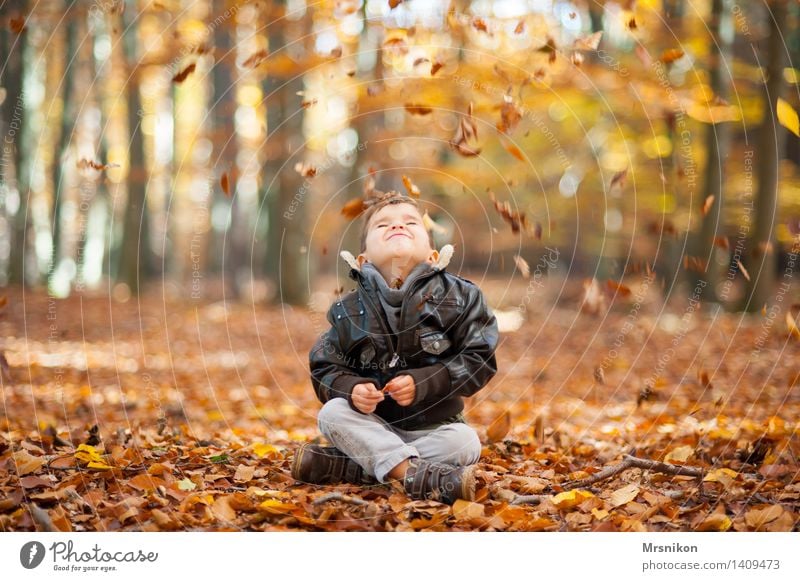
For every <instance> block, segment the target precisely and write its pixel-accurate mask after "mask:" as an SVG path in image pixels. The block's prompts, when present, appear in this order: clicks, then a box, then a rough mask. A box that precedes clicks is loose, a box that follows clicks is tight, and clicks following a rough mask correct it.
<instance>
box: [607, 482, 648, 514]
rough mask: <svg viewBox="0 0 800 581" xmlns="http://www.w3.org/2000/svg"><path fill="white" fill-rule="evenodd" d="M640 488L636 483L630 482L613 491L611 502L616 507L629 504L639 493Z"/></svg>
mask: <svg viewBox="0 0 800 581" xmlns="http://www.w3.org/2000/svg"><path fill="white" fill-rule="evenodd" d="M639 490H640V489H639V487H638V486H636V485H635V484H628V485H627V486H623V487H622V488H619V489H617V490H615V491H614V492H612V493H611V498H610V499H609V502H610V503H611V506H612V507H614V508H617V507H618V506H622V505H624V504H628V503H629V502H630V501H632V500H633V499H635V498H636V497H637V496H638V495H639Z"/></svg>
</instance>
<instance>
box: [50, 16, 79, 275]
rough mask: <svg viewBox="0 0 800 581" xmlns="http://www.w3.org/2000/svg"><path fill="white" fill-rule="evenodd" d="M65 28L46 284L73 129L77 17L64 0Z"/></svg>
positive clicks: (56, 254)
mask: <svg viewBox="0 0 800 581" xmlns="http://www.w3.org/2000/svg"><path fill="white" fill-rule="evenodd" d="M65 9H66V12H67V14H66V17H65V19H66V21H67V24H66V27H67V31H66V34H67V39H66V45H67V51H66V55H65V57H64V59H65V60H64V72H63V75H62V79H63V81H62V93H61V95H62V98H61V100H62V111H61V129H60V133H59V136H58V145H57V146H56V150H55V151H56V154H55V159H54V160H53V251H52V258H51V261H50V270H49V271H48V282H49V280H50V279H51V278H52V276H53V274H54V273H55V271H56V268H58V262H59V260H60V259H61V248H62V240H61V237H62V236H61V208H62V205H63V203H64V188H63V183H62V181H63V178H64V167H65V163H66V157H67V152H68V151H69V145H70V141H71V139H72V133H73V130H74V128H75V122H76V114H77V112H76V110H75V99H74V91H73V87H74V85H75V70H76V68H77V67H76V65H77V60H78V22H79V15H78V10H77V9H76V5H75V0H66V2H65Z"/></svg>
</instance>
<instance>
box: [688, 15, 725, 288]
mask: <svg viewBox="0 0 800 581" xmlns="http://www.w3.org/2000/svg"><path fill="white" fill-rule="evenodd" d="M709 24H710V28H711V36H712V42H711V45H710V46H711V55H710V63H709V71H708V73H709V82H710V84H711V90H712V91H714V96H715V97H719V98H720V99H722V100H724V101H727V100H728V95H729V93H730V77H729V72H728V68H729V66H730V64H731V63H730V61H729V57H730V48H731V43H732V42H733V34H734V28H733V19H732V13H731V0H713V2H712V8H711V21H710V23H709ZM730 129H731V127H730V123H728V122H723V123H716V124H713V123H712V124H709V125H708V126H707V127H706V151H707V152H708V160H707V163H706V175H705V188H704V190H703V191H702V194H701V195H700V199H699V200H698V206H702V205H704V202H705V200H706V199H707V197H708V196H714V201H713V203H712V204H711V205H710V207H709V210H708V213H707V214H706V215H705V216H701V217H700V221H701V230H700V235H699V240H698V250H697V256H699V257H700V258H701V259H702V260H704V261H706V262H707V264H708V267H707V269H706V271H705V272H703V273H700V274H699V276H698V277H697V280H696V281H695V286H694V288H697V285H698V284H700V286H701V287H702V288H703V289H704V293H703V294H704V295H705V296H706V298H707V299H713V298H714V297H716V287H717V284H718V283H719V282H720V280H721V277H722V273H723V272H724V270H725V269H726V268H727V265H728V260H729V255H728V253H727V251H726V253H725V256H726V261H725V263H724V265H725V266H724V267H723V265H721V264H720V263H719V262H718V261H717V259H716V258H715V255H716V254H717V251H716V247H715V245H714V239H715V238H717V237H718V236H721V235H724V232H725V230H724V224H723V216H724V214H723V207H724V201H725V194H724V192H723V188H724V180H725V159H726V158H727V157H728V151H729V149H730ZM704 285H706V286H704Z"/></svg>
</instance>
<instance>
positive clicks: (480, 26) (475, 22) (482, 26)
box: [472, 18, 489, 32]
mask: <svg viewBox="0 0 800 581" xmlns="http://www.w3.org/2000/svg"><path fill="white" fill-rule="evenodd" d="M472 27H473V28H474V29H475V30H479V31H480V32H488V31H489V29H488V27H487V26H486V21H485V20H484V19H483V18H473V19H472Z"/></svg>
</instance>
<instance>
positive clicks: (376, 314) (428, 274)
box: [358, 270, 440, 369]
mask: <svg viewBox="0 0 800 581" xmlns="http://www.w3.org/2000/svg"><path fill="white" fill-rule="evenodd" d="M438 272H440V271H438V270H431V271H429V272H426V273H425V274H423V275H421V276H418V277H417V278H416V279H414V282H413V283H411V287H409V289H408V295H409V296H410V295H411V294H413V291H414V289H415V287H416V286H417V284H418V283H419V282H420V281H422V280H427V279H428V278H430V277H432V276H433V275H435V274H436V273H438ZM358 286H359V287H360V288H361V290H362V291H363V292H364V295H365V296H366V299H367V302H368V303H369V306H370V309H372V314H373V316H374V317H375V318H376V319H378V323H380V326H381V329H383V332H384V333H386V336H387V341H389V344H390V345H391V346H392V351H393V353H392V359H391V361H389V368H390V369H393V368H394V367H395V366H396V365H397V363H398V361H400V354H399V352H400V340H401V338H402V336H403V333H402V329H404V326H403V323H404V322H405V313H406V309H405V308H403V307H404V306H405V301H403V305H402V306H401V307H400V321H399V323H398V328H399V329H400V330H401V331H400V333H398V334H397V343H396V344H395V343H394V342H393V341H392V333H391V331H390V330H389V329H388V328H387V326H386V323H385V322H384V320H383V317H381V316H380V313H379V312H378V308H377V307H376V306H375V304H374V303H373V302H372V298H371V297H370V296H369V293H368V292H367V290H366V289H365V288H364V284H363V280H362V279H361V276H360V275H359V277H358Z"/></svg>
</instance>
